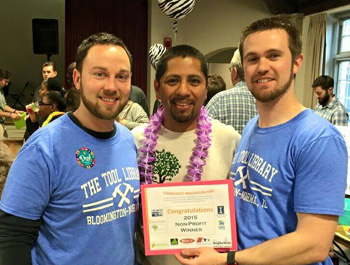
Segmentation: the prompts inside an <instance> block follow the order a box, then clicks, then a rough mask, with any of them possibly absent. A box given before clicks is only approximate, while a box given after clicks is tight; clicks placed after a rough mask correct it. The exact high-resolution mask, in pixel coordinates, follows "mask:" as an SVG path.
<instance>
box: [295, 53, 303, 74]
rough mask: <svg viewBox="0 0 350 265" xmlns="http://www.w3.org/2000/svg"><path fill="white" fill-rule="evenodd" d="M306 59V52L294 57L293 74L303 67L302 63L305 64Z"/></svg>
mask: <svg viewBox="0 0 350 265" xmlns="http://www.w3.org/2000/svg"><path fill="white" fill-rule="evenodd" d="M303 61H304V54H302V53H301V54H299V55H297V57H296V58H295V59H294V63H293V74H297V73H298V72H299V70H300V68H301V65H302V64H303Z"/></svg>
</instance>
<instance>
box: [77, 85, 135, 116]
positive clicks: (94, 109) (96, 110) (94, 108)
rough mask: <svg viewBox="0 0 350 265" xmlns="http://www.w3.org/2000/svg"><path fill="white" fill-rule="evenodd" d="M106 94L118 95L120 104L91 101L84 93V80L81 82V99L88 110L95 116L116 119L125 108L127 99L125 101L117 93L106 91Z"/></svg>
mask: <svg viewBox="0 0 350 265" xmlns="http://www.w3.org/2000/svg"><path fill="white" fill-rule="evenodd" d="M104 94H105V95H106V96H116V95H117V96H118V98H119V102H120V104H119V105H118V106H108V105H107V106H101V104H100V103H99V101H98V100H96V103H93V102H91V101H89V100H88V99H87V98H86V96H85V94H84V87H83V84H82V82H80V95H81V100H82V103H83V104H84V106H85V107H86V108H87V110H88V111H89V112H90V113H91V114H92V115H94V116H95V117H97V118H99V119H102V120H114V119H116V118H117V116H118V114H119V113H120V112H121V111H122V110H123V109H124V107H125V106H126V104H127V102H128V101H127V100H126V101H125V102H122V101H121V98H120V95H118V94H117V92H115V93H109V94H108V93H105V92H104Z"/></svg>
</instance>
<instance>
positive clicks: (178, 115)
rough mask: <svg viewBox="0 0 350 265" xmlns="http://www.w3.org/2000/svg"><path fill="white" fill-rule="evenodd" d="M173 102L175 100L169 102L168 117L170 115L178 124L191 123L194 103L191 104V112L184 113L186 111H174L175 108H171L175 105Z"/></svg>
mask: <svg viewBox="0 0 350 265" xmlns="http://www.w3.org/2000/svg"><path fill="white" fill-rule="evenodd" d="M175 101H176V100H171V101H170V115H171V117H172V118H173V119H174V120H175V121H177V122H179V123H186V122H189V121H191V120H192V119H193V117H194V116H195V113H194V110H195V107H194V103H191V107H192V110H190V111H187V112H186V111H179V110H176V109H175V108H173V105H175V104H176V103H175Z"/></svg>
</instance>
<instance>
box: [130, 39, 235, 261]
mask: <svg viewBox="0 0 350 265" xmlns="http://www.w3.org/2000/svg"><path fill="white" fill-rule="evenodd" d="M207 80H208V68H207V63H206V61H205V58H204V56H203V54H202V53H200V52H199V51H198V50H197V49H195V48H194V47H191V46H188V45H178V46H174V47H172V48H171V49H170V50H168V51H167V52H166V53H165V54H164V55H163V56H162V58H161V59H160V61H159V63H158V64H157V70H156V80H155V81H154V87H155V92H156V96H157V99H159V100H161V102H162V107H160V108H159V109H158V111H157V112H156V113H155V114H154V115H153V116H152V117H151V120H150V122H149V123H148V126H147V127H146V128H144V127H137V128H135V129H134V130H133V131H132V132H133V134H134V137H135V141H136V145H137V147H138V161H139V169H140V176H141V183H143V184H144V183H146V184H150V183H157V184H161V183H165V182H184V181H200V180H221V179H226V178H227V177H228V175H229V172H230V166H231V162H232V158H233V155H234V152H235V149H236V147H237V145H238V142H239V140H240V138H241V137H240V134H239V133H238V132H237V131H236V130H235V129H234V128H233V127H231V126H228V125H224V124H222V123H220V122H219V121H218V120H214V119H211V118H209V117H208V115H207V112H206V111H205V109H204V108H203V102H204V100H205V99H206V96H207V86H208V83H207ZM139 228H140V227H139ZM137 244H138V245H139V244H143V236H142V229H140V230H139V233H138V242H137ZM139 250H140V251H141V252H143V246H142V247H140V249H139ZM139 254H140V253H139ZM139 262H140V263H141V264H143V265H148V264H152V265H158V264H162V265H168V264H178V262H177V261H176V259H175V257H174V256H173V255H167V256H149V257H145V256H144V255H143V254H142V253H141V254H140V260H139Z"/></svg>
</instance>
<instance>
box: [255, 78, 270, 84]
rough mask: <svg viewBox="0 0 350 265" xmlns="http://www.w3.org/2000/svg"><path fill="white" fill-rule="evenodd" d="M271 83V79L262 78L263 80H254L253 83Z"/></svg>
mask: <svg viewBox="0 0 350 265" xmlns="http://www.w3.org/2000/svg"><path fill="white" fill-rule="evenodd" d="M271 81H273V79H271V78H263V79H259V80H256V81H255V83H258V84H263V83H268V82H271Z"/></svg>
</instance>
